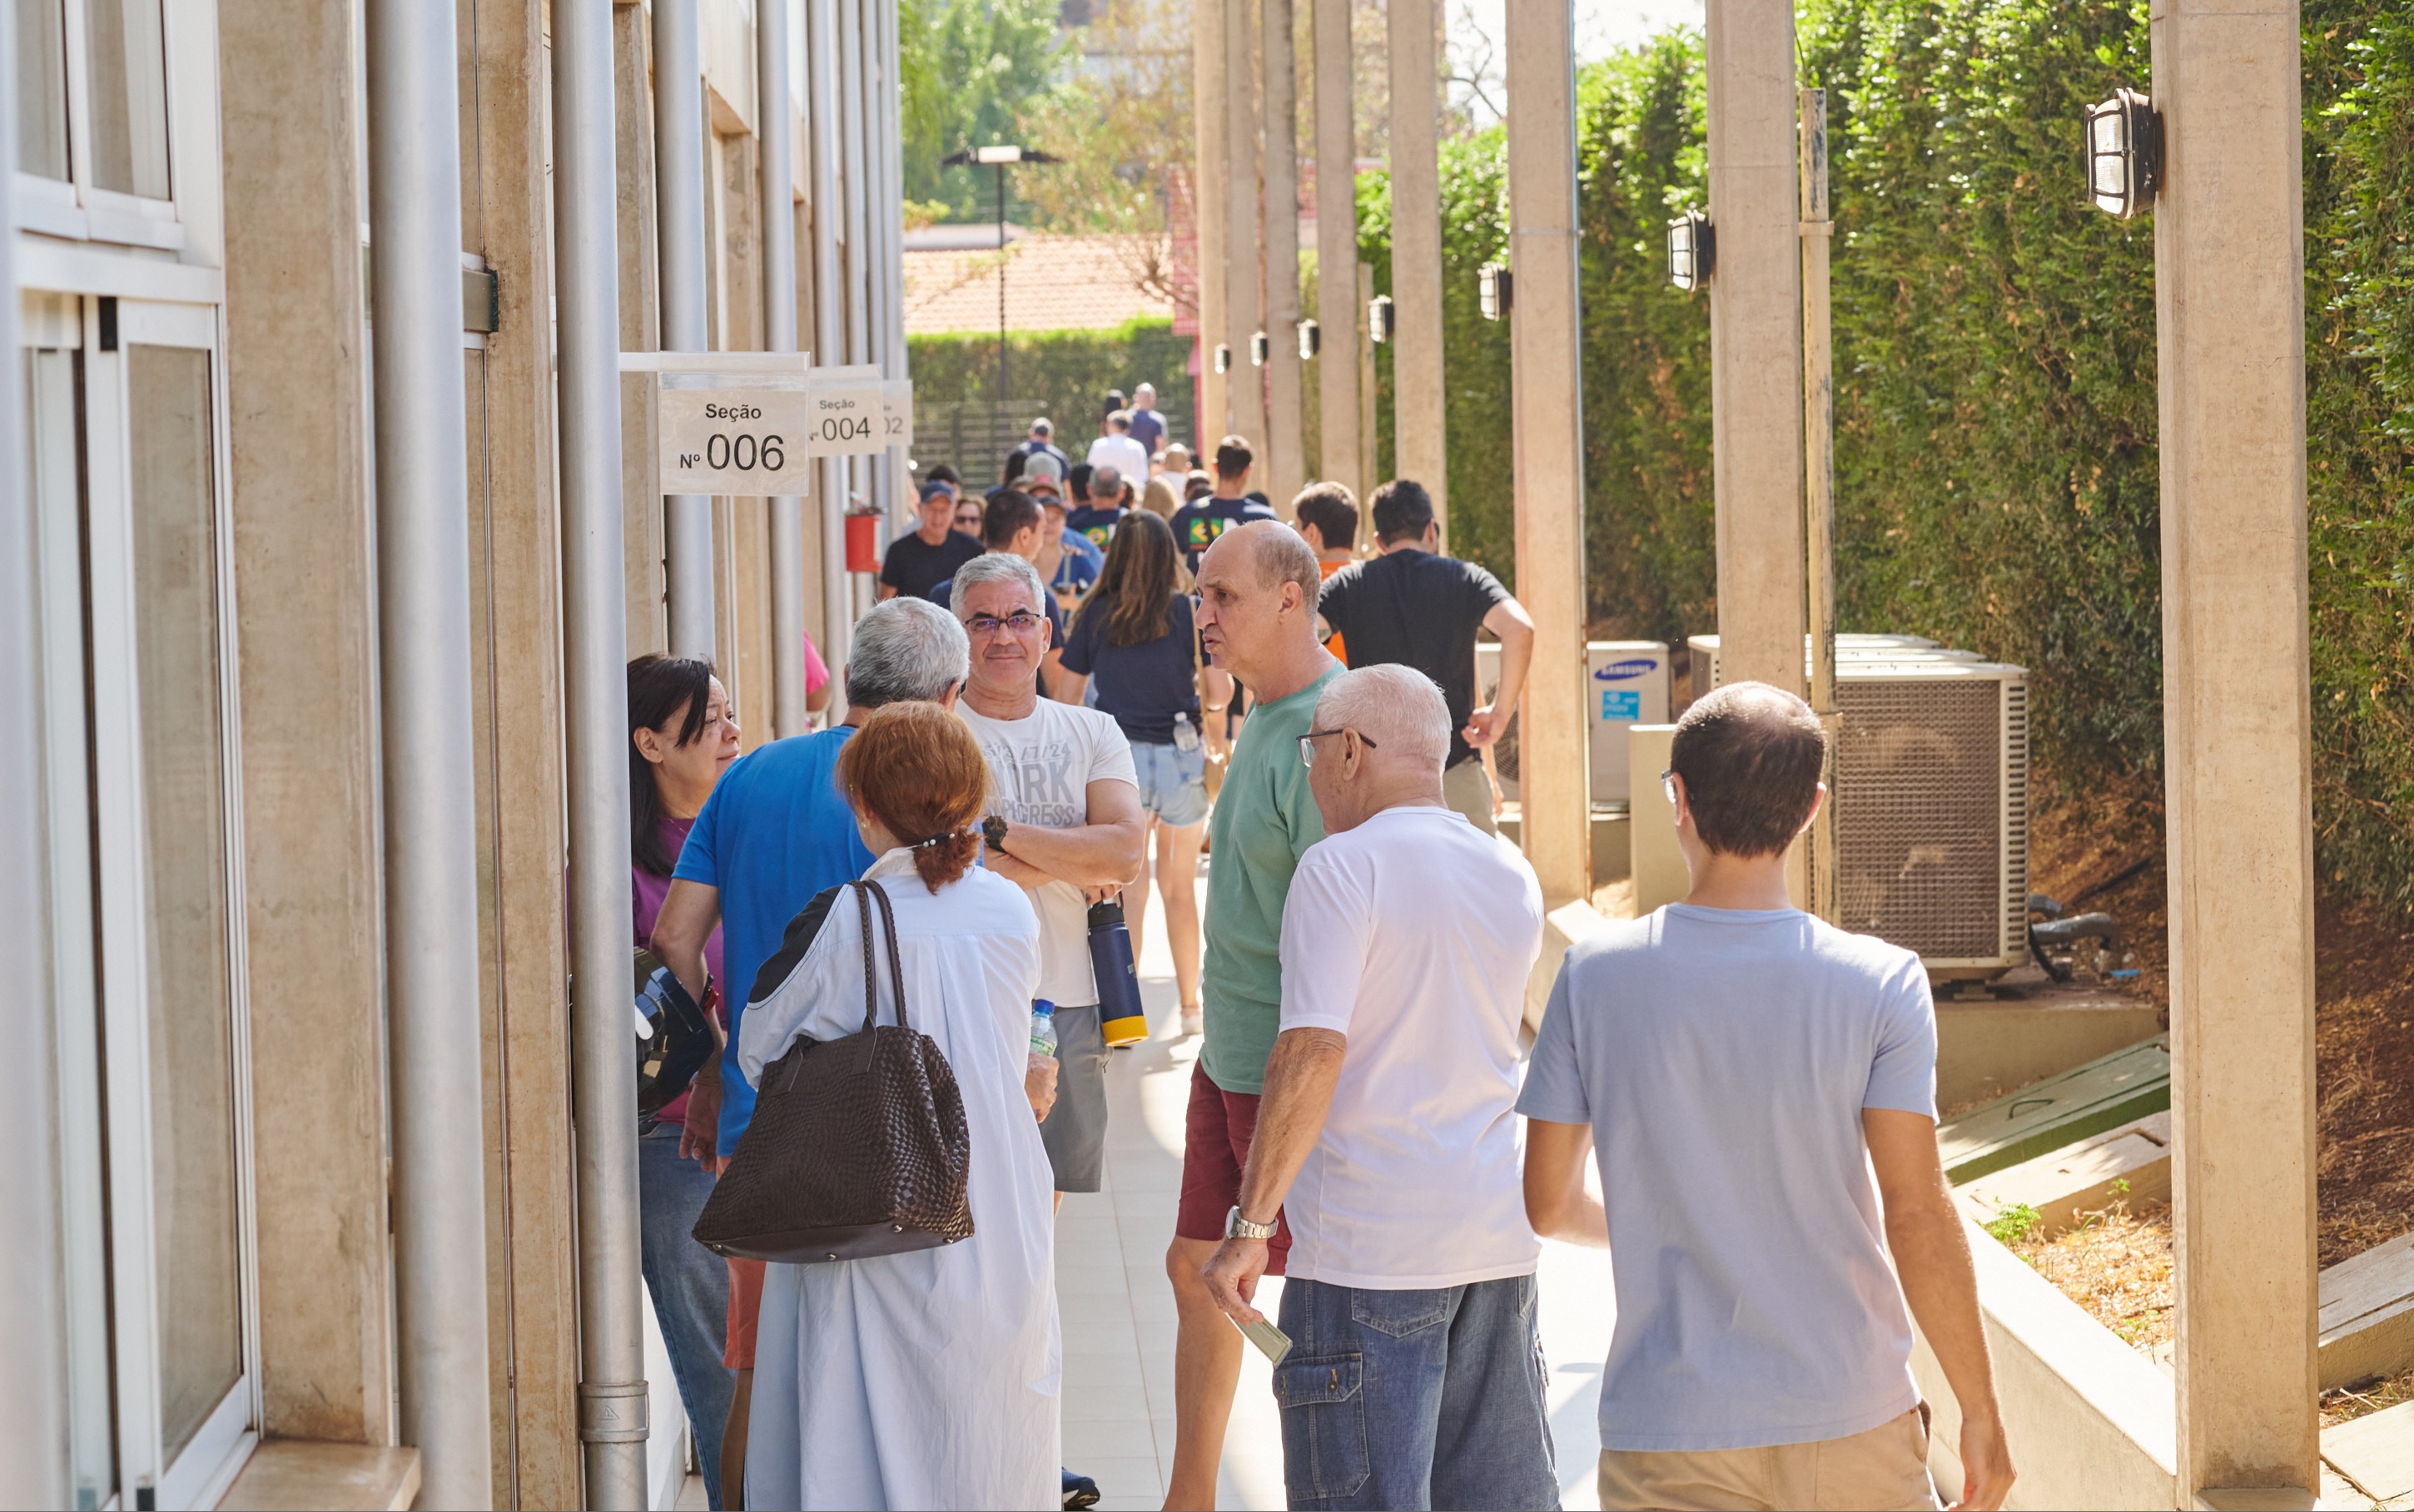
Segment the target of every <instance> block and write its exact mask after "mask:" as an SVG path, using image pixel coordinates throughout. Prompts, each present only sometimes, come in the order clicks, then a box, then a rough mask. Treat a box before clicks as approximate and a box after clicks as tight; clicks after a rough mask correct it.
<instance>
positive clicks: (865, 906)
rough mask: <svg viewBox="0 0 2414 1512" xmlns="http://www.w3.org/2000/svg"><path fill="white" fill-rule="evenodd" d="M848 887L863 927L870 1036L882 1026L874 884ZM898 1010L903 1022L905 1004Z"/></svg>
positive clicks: (865, 1014) (865, 1018) (865, 1022)
mask: <svg viewBox="0 0 2414 1512" xmlns="http://www.w3.org/2000/svg"><path fill="white" fill-rule="evenodd" d="M847 885H848V886H850V887H853V888H854V889H855V909H856V917H857V919H858V920H860V921H861V923H862V926H863V927H862V929H861V930H860V933H861V934H862V936H863V1031H864V1032H865V1033H866V1034H869V1033H871V1032H872V1030H874V1029H876V1028H878V1027H879V1024H880V977H879V975H878V973H877V972H875V971H873V970H872V884H871V883H870V882H850V883H848V884H847ZM882 901H883V902H886V901H887V899H886V898H883V899H882ZM898 1009H899V1012H898V1015H897V1016H898V1019H899V1021H900V1022H902V1021H903V1019H904V1016H905V1015H904V1011H903V1010H904V1004H903V1003H902V1002H900V1003H899V1004H898Z"/></svg>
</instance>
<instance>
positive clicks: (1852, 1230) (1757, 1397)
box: [1517, 903, 1936, 1450]
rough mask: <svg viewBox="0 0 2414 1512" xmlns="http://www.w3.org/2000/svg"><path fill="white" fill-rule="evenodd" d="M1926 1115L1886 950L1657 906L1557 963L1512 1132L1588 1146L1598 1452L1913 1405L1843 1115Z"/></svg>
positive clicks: (1786, 912)
mask: <svg viewBox="0 0 2414 1512" xmlns="http://www.w3.org/2000/svg"><path fill="white" fill-rule="evenodd" d="M1935 1098H1936V1011H1935V1007H1934V1005H1933V1004H1932V1003H1931V1002H1930V1001H1929V995H1928V973H1927V972H1926V971H1923V970H1922V969H1921V967H1920V964H1919V957H1918V956H1915V955H1913V954H1912V953H1911V952H1910V951H1907V950H1903V949H1901V948H1900V947H1898V946H1895V945H1889V944H1887V943H1885V941H1880V940H1874V939H1871V938H1870V937H1869V936H1867V935H1854V934H1846V933H1844V932H1843V931H1842V930H1840V929H1836V928H1832V927H1830V926H1827V925H1825V924H1822V923H1821V922H1819V921H1818V920H1817V919H1814V918H1812V917H1810V915H1809V914H1807V913H1802V912H1797V911H1796V910H1793V909H1778V910H1772V911H1768V912H1747V911H1742V910H1733V909H1710V908H1698V907H1694V906H1691V905H1689V904H1684V903H1672V904H1670V905H1668V906H1667V907H1666V908H1663V909H1660V910H1658V911H1656V912H1653V913H1651V914H1650V915H1649V916H1648V917H1646V918H1642V919H1637V920H1634V921H1632V922H1631V923H1619V924H1614V925H1612V926H1609V927H1608V928H1606V929H1603V930H1601V931H1600V932H1598V933H1596V934H1594V935H1593V936H1591V937H1590V938H1588V939H1587V940H1585V941H1583V942H1582V943H1580V944H1578V945H1576V946H1575V947H1574V948H1572V949H1571V950H1570V951H1569V952H1568V954H1567V959H1566V961H1565V962H1564V963H1563V964H1562V965H1561V966H1560V968H1559V976H1558V980H1557V983H1555V984H1554V985H1553V986H1552V988H1551V1000H1550V1005H1549V1007H1548V1008H1547V1009H1545V1010H1544V1012H1543V1015H1542V1029H1541V1030H1539V1031H1538V1032H1537V1033H1536V1035H1535V1038H1534V1050H1533V1055H1532V1058H1531V1060H1529V1061H1528V1062H1527V1073H1526V1089H1525V1091H1524V1093H1523V1094H1522V1095H1521V1096H1520V1097H1519V1098H1518V1100H1517V1111H1518V1112H1520V1113H1523V1114H1525V1115H1526V1116H1527V1117H1528V1118H1534V1119H1547V1120H1549V1121H1550V1122H1553V1123H1588V1124H1590V1125H1592V1130H1593V1142H1594V1149H1595V1151H1596V1155H1597V1159H1598V1162H1599V1164H1600V1169H1601V1184H1602V1195H1603V1201H1604V1204H1605V1205H1606V1207H1607V1208H1608V1210H1609V1254H1610V1268H1611V1271H1612V1273H1613V1275H1614V1277H1615V1282H1616V1290H1617V1328H1616V1331H1615V1332H1614V1333H1613V1334H1612V1336H1611V1339H1610V1345H1609V1362H1608V1364H1607V1365H1606V1366H1605V1367H1604V1368H1603V1370H1602V1382H1601V1443H1602V1447H1603V1448H1605V1449H1676V1450H1706V1449H1749V1448H1761V1447H1765V1446H1767V1445H1777V1444H1804V1443H1810V1442H1813V1441H1816V1440H1821V1439H1834V1438H1842V1437H1845V1436H1846V1435H1848V1434H1853V1433H1861V1432H1866V1431H1868V1430H1870V1429H1872V1428H1876V1427H1878V1426H1879V1425H1880V1424H1883V1423H1885V1422H1887V1421H1888V1420H1890V1419H1892V1418H1894V1417H1896V1416H1900V1415H1901V1414H1903V1413H1906V1412H1909V1411H1910V1410H1911V1409H1912V1407H1913V1406H1914V1405H1915V1404H1916V1403H1917V1402H1918V1401H1919V1390H1918V1388H1917V1386H1915V1385H1914V1384H1913V1382H1912V1376H1911V1316H1910V1313H1909V1312H1908V1310H1907V1309H1906V1308H1905V1306H1904V1304H1903V1298H1902V1288H1901V1286H1900V1284H1898V1283H1897V1282H1896V1281H1895V1276H1894V1272H1893V1270H1892V1269H1890V1268H1889V1267H1887V1265H1886V1255H1885V1238H1884V1234H1885V1230H1884V1228H1883V1226H1882V1220H1881V1217H1880V1209H1879V1206H1878V1194H1877V1190H1876V1185H1875V1183H1874V1182H1873V1181H1872V1180H1871V1179H1870V1167H1869V1158H1868V1153H1867V1149H1868V1147H1867V1144H1866V1142H1865V1140H1864V1138H1863V1135H1862V1132H1861V1112H1862V1110H1863V1109H1865V1108H1894V1109H1899V1110H1900V1111H1903V1112H1906V1113H1917V1114H1921V1115H1923V1116H1925V1117H1928V1118H1934V1117H1935V1116H1936V1102H1935Z"/></svg>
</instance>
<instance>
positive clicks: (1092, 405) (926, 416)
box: [905, 318, 1198, 481]
mask: <svg viewBox="0 0 2414 1512" xmlns="http://www.w3.org/2000/svg"><path fill="white" fill-rule="evenodd" d="M905 348H906V359H907V362H908V363H909V366H910V371H911V372H912V373H913V375H914V394H915V403H916V415H915V421H914V431H915V436H914V454H915V456H916V459H917V460H920V461H923V462H926V463H927V462H942V461H945V462H952V463H954V464H955V465H956V466H957V467H960V468H961V469H962V471H963V474H964V476H965V477H966V478H967V479H977V480H981V481H991V480H993V479H994V478H995V477H996V475H997V468H998V467H999V466H1000V465H1001V464H1002V462H1003V460H1004V457H1005V453H1006V446H1005V445H998V444H996V442H995V440H994V438H992V437H990V436H989V434H988V433H987V432H986V431H982V430H980V429H979V428H978V427H977V426H972V427H968V428H967V430H966V431H965V432H964V433H963V434H964V435H965V436H966V437H967V438H966V439H965V441H964V443H963V445H962V448H961V450H962V451H963V452H964V453H965V454H963V455H961V456H959V455H956V454H954V452H955V446H954V443H953V441H952V438H951V432H950V421H951V420H952V418H953V417H952V416H950V415H948V414H947V413H946V410H945V409H944V408H943V407H944V406H946V405H947V404H949V403H951V402H959V401H969V402H970V404H971V406H974V407H977V408H984V409H987V408H994V401H995V396H996V393H997V337H996V335H995V334H981V333H978V332H951V333H949V334H945V335H924V336H909V337H907V338H906V342H905ZM1189 363H1190V338H1189V337H1188V336H1177V335H1175V334H1173V322H1172V321H1171V320H1170V319H1161V318H1160V319H1146V318H1136V319H1130V320H1126V321H1125V322H1124V323H1123V324H1122V325H1120V326H1116V327H1113V328H1111V329H1110V330H1105V331H1014V332H1009V333H1007V337H1006V382H1007V384H1008V385H1009V386H1010V387H1011V388H1012V390H1013V394H1014V402H1013V404H1012V406H1010V407H1009V412H1008V416H1007V420H1006V425H1007V427H1008V428H1007V429H1006V432H1005V435H1006V437H1007V438H1008V439H1007V444H1008V445H1010V444H1012V443H1013V442H1017V441H1020V440H1021V438H1022V434H1023V427H1025V426H1026V425H1028V424H1029V423H1030V422H1031V421H1032V420H1033V419H1034V418H1035V417H1036V416H1040V415H1046V416H1048V417H1050V418H1051V419H1052V420H1054V421H1055V422H1056V437H1057V441H1058V444H1060V445H1062V446H1063V447H1064V448H1065V452H1067V453H1068V454H1070V455H1071V456H1072V457H1073V460H1074V461H1076V462H1079V461H1080V460H1081V456H1080V453H1081V451H1082V449H1083V448H1086V447H1087V446H1088V445H1089V444H1090V438H1091V437H1094V436H1095V435H1096V434H1097V431H1098V407H1099V404H1100V402H1101V401H1102V400H1103V399H1104V398H1105V397H1106V393H1107V391H1108V390H1109V389H1121V390H1122V391H1124V393H1126V394H1128V393H1131V392H1132V391H1133V390H1134V389H1135V388H1137V387H1139V386H1140V384H1142V383H1153V384H1155V386H1156V403H1157V408H1158V409H1159V410H1161V411H1162V412H1163V413H1164V414H1165V416H1166V419H1167V420H1168V422H1170V424H1171V425H1172V429H1173V436H1174V437H1175V438H1176V439H1177V440H1188V439H1189V437H1190V430H1191V416H1192V415H1194V414H1195V413H1197V411H1198V405H1197V403H1196V401H1195V400H1194V398H1193V390H1194V388H1195V387H1196V385H1194V384H1193V383H1192V381H1191V379H1190V377H1189V372H1188V367H1189ZM975 436H977V437H979V438H978V440H977V441H975V440H974V439H972V437H975ZM991 450H994V451H995V452H997V454H996V455H995V456H991V455H989V454H988V452H990V451H991Z"/></svg>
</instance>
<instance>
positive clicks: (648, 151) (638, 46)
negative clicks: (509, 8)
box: [612, 0, 671, 656]
mask: <svg viewBox="0 0 2414 1512" xmlns="http://www.w3.org/2000/svg"><path fill="white" fill-rule="evenodd" d="M652 71H653V37H652V33H651V30H650V29H649V28H648V26H647V24H646V8H645V7H643V6H642V5H638V4H636V3H634V0H614V4H613V7H612V137H613V156H612V165H613V171H614V173H615V174H617V175H618V180H619V185H620V212H619V223H620V225H619V231H620V235H619V243H620V349H621V350H622V351H652V350H654V349H655V348H656V346H657V345H658V344H659V343H658V341H657V336H658V334H659V333H660V332H661V330H662V299H661V281H660V278H659V277H658V274H659V273H660V270H661V265H660V264H659V263H658V262H657V261H656V260H655V258H654V224H655V223H654V131H653V91H652V89H651V88H650V87H649V86H648V82H647V81H648V78H649V77H650V76H651V74H652ZM656 417H657V410H656V408H655V399H654V375H653V374H651V373H630V374H626V375H623V376H622V378H621V379H620V478H621V483H620V500H621V505H620V508H621V529H622V533H623V535H624V536H625V538H626V542H627V548H626V554H625V556H624V557H623V566H624V567H625V569H626V571H627V573H628V603H629V654H630V655H631V656H638V655H641V654H643V653H645V652H648V651H655V652H666V651H668V650H669V649H670V648H671V636H670V617H669V609H668V607H667V600H668V596H669V585H668V578H667V571H666V568H665V565H664V556H665V553H664V549H663V497H662V495H661V494H660V493H659V492H657V491H656V489H655V482H654V451H655V429H654V427H655V423H656Z"/></svg>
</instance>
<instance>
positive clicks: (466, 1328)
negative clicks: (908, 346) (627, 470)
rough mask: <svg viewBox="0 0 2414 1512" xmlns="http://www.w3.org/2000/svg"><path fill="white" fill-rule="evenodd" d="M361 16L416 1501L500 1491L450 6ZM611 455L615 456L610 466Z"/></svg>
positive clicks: (393, 996)
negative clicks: (492, 1368) (489, 1329)
mask: <svg viewBox="0 0 2414 1512" xmlns="http://www.w3.org/2000/svg"><path fill="white" fill-rule="evenodd" d="M366 21H367V28H368V32H367V37H366V41H367V54H368V130H369V243H370V245H371V247H372V248H373V249H374V250H373V256H374V258H375V259H376V276H375V277H374V278H373V279H371V280H370V286H371V288H370V301H371V304H370V329H371V331H372V333H373V334H374V337H375V339H374V341H373V343H372V360H373V362H374V364H375V365H374V368H373V374H374V390H375V400H374V405H375V409H374V414H375V422H376V427H377V429H376V436H377V540H378V622H379V623H378V630H379V633H378V675H379V680H380V703H381V707H380V716H381V718H380V723H381V725H382V751H381V754H382V756H383V760H384V771H383V774H382V780H383V786H384V793H385V930H386V984H387V985H386V1020H387V1030H386V1032H387V1046H388V1048H387V1054H388V1058H389V1060H390V1063H391V1066H392V1071H391V1077H392V1097H393V1120H394V1178H393V1199H394V1234H395V1325H396V1329H395V1332H396V1336H397V1338H398V1339H399V1341H400V1342H401V1350H400V1360H399V1365H400V1371H399V1374H400V1377H401V1387H402V1391H401V1396H402V1416H401V1430H402V1441H403V1442H404V1443H405V1444H409V1445H417V1446H418V1448H419V1451H420V1456H421V1461H420V1462H421V1490H420V1496H421V1500H422V1503H423V1505H427V1506H436V1507H484V1506H491V1505H494V1482H493V1452H494V1450H493V1440H492V1432H493V1423H492V1421H491V1419H490V1417H489V1416H488V1413H487V1401H486V1381H487V1365H488V1362H487V1355H486V1349H487V1343H486V1198H485V1193H486V1162H485V1150H484V1129H485V1114H484V1107H483V1106H482V1105H481V1104H482V1100H483V1096H484V1079H483V1077H482V1075H481V1067H480V1064H479V1045H480V1043H481V1039H482V1035H481V1031H480V1028H479V1022H478V1011H479V1001H480V994H479V987H478V851H477V831H476V829H475V827H474V826H475V823H476V820H475V816H474V814H473V813H472V811H471V805H470V804H469V802H468V797H469V794H470V793H473V792H475V791H476V788H477V777H476V769H475V765H474V763H473V761H472V756H471V749H470V739H471V736H470V732H471V729H472V719H471V714H472V710H471V707H470V688H471V683H470V663H469V500H468V498H467V497H466V494H467V489H468V486H469V456H468V452H467V445H468V442H467V437H466V436H465V435H464V432H463V427H462V420H461V417H462V415H463V414H464V412H465V410H464V385H463V378H462V366H461V140H460V125H459V123H460V95H459V85H458V69H459V67H460V54H459V52H458V51H457V48H456V42H457V38H456V36H455V33H454V12H453V7H451V6H440V5H428V4H425V0H367V10H366ZM540 307H541V306H540ZM618 457H619V453H618V451H617V450H616V451H614V452H612V453H611V459H612V462H613V465H614V467H616V469H617V467H618ZM616 560H617V558H616ZM616 582H617V578H616ZM615 939H616V941H617V939H618V936H617V935H616V936H615ZM623 970H626V968H623ZM624 1020H625V1015H624Z"/></svg>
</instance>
